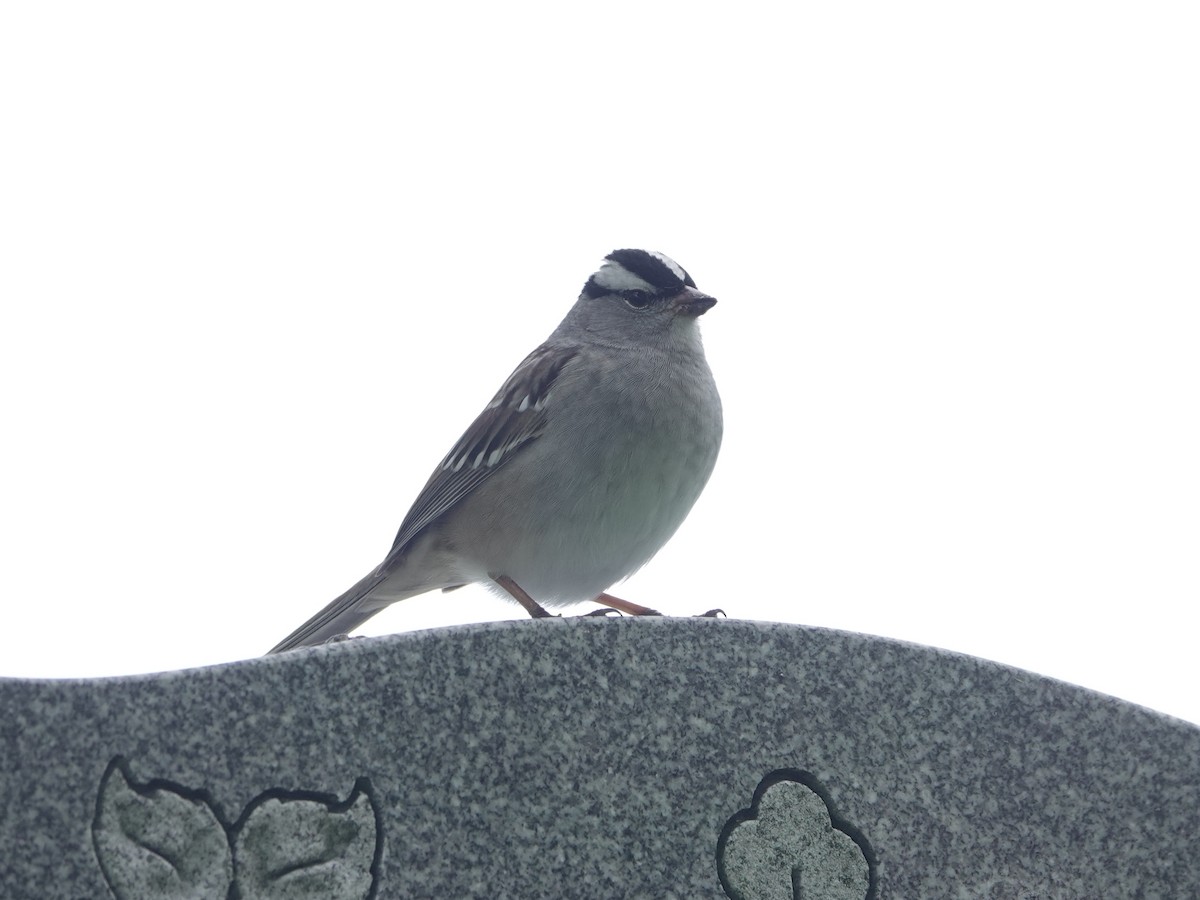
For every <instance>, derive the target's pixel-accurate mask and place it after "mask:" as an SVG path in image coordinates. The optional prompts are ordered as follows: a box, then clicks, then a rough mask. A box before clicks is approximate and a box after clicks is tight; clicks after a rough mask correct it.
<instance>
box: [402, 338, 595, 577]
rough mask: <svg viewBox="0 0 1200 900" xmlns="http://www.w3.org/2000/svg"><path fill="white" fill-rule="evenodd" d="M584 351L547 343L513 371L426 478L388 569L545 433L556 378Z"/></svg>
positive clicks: (405, 521) (405, 523)
mask: <svg viewBox="0 0 1200 900" xmlns="http://www.w3.org/2000/svg"><path fill="white" fill-rule="evenodd" d="M578 352H579V351H578V350H577V349H574V348H564V347H552V346H549V345H547V344H543V345H542V346H540V347H538V348H537V349H536V350H534V351H533V352H532V353H530V354H529V355H528V356H527V357H525V359H524V361H523V362H522V363H521V364H520V365H519V366H517V368H516V369H515V370H513V373H512V374H511V375H509V376H508V380H507V381H505V382H504V385H503V387H501V388H500V390H499V391H498V392H497V393H496V396H495V397H493V398H492V402H491V403H489V404H488V405H487V408H485V409H484V410H483V412H481V413H480V414H479V415H478V416H477V417H476V418H475V421H474V422H472V423H471V426H470V427H469V428H468V429H467V430H466V431H465V432H464V433H463V436H462V437H460V438H459V439H458V443H456V444H455V445H454V447H453V448H452V449H451V450H450V452H449V453H447V454H446V456H445V458H444V459H443V460H442V462H441V463H440V464H439V465H438V467H437V469H435V470H434V472H433V475H431V476H430V478H429V481H427V482H426V483H425V487H424V488H422V490H421V493H420V495H419V496H418V497H417V499H416V502H415V503H413V505H412V509H410V510H409V511H408V515H407V516H405V517H404V522H403V523H402V524H401V525H400V530H399V532H397V534H396V540H395V543H393V544H392V549H391V552H390V553H388V558H387V559H386V560H385V561H384V564H383V567H384V568H386V567H387V565H388V563H389V562H390V561H391V560H392V559H393V558H395V557H396V556H397V555H399V554H400V553H402V552H403V551H404V548H405V547H406V546H407V545H408V543H409V542H410V541H411V540H412V539H413V538H415V537H416V536H417V535H418V534H420V533H421V531H422V530H424V529H425V528H426V527H428V526H429V525H430V524H431V523H432V522H434V521H435V520H436V519H438V518H440V517H441V516H443V515H445V514H446V512H448V511H449V510H450V509H451V508H453V507H454V505H455V504H457V503H458V502H459V501H460V500H462V498H463V497H465V496H466V495H467V494H469V493H471V491H473V490H475V488H477V487H478V486H479V485H480V484H482V483H483V482H484V481H486V480H487V479H488V478H490V477H491V476H492V475H493V474H495V473H496V472H497V471H499V470H500V468H501V467H502V466H504V465H505V464H506V463H507V462H508V461H509V460H510V459H512V458H513V456H514V455H515V454H516V453H518V452H519V451H520V449H521V448H522V447H524V446H525V445H527V444H528V443H529V442H530V441H533V440H536V439H537V438H538V437H539V436H540V435H541V433H542V431H543V430H544V429H545V427H546V418H547V398H548V397H549V396H550V391H551V390H552V389H553V387H554V382H555V381H556V380H557V379H558V376H559V375H560V374H561V373H562V370H563V368H564V367H565V366H566V365H567V363H569V362H570V361H571V360H572V359H574V358H575V356H576V354H578Z"/></svg>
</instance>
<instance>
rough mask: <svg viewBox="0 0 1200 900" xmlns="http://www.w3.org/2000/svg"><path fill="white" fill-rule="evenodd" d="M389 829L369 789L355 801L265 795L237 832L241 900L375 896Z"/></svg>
mask: <svg viewBox="0 0 1200 900" xmlns="http://www.w3.org/2000/svg"><path fill="white" fill-rule="evenodd" d="M382 835H383V829H382V820H381V818H380V814H379V810H378V808H377V807H376V805H375V803H374V800H373V799H372V797H371V791H370V783H369V782H368V781H367V779H365V778H360V779H358V780H357V781H356V782H355V783H354V787H353V788H352V789H351V791H350V794H349V796H347V798H346V799H345V800H343V801H339V800H338V799H337V797H336V796H334V795H331V794H319V793H314V792H311V791H284V790H271V791H266V792H264V793H262V794H260V795H259V796H258V797H256V798H255V799H254V800H252V801H251V802H250V803H249V805H247V807H246V809H245V810H244V811H243V813H242V816H241V819H240V820H239V821H238V823H237V824H236V825H234V826H233V829H232V830H231V843H232V845H233V856H234V870H235V873H236V874H235V881H236V884H237V891H238V896H239V897H240V898H241V900H275V898H289V900H291V898H304V897H314V898H318V897H320V898H327V897H337V898H339V900H358V898H362V900H369V898H373V897H374V896H375V892H376V890H377V887H378V884H379V872H380V865H381V863H382V859H383V839H382Z"/></svg>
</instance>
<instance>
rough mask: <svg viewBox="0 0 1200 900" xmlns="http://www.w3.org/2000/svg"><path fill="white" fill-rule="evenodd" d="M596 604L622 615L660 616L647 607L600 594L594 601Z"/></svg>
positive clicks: (610, 595)
mask: <svg viewBox="0 0 1200 900" xmlns="http://www.w3.org/2000/svg"><path fill="white" fill-rule="evenodd" d="M595 602H596V603H603V604H604V605H605V606H611V607H612V608H613V609H619V610H620V611H621V612H623V613H629V615H631V616H661V615H662V613H660V612H659V611H658V610H657V609H651V608H650V607H648V606H641V605H640V604H637V603H630V602H629V601H628V600H622V599H621V598H620V597H614V596H613V595H612V594H601V595H600V596H599V597H597V598H596V600H595Z"/></svg>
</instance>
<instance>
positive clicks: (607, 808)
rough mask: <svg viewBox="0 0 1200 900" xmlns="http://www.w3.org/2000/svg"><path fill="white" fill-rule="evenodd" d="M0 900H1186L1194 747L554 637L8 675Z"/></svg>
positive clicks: (575, 624)
mask: <svg viewBox="0 0 1200 900" xmlns="http://www.w3.org/2000/svg"><path fill="white" fill-rule="evenodd" d="M0 712H2V717H0V851H2V852H0V897H2V898H5V900H26V898H29V900H35V898H36V900H53V898H66V900H80V898H103V897H116V898H122V900H124V898H138V900H144V898H166V897H181V898H182V897H187V898H205V897H213V898H223V900H228V898H242V900H250V898H258V897H287V898H303V897H326V898H328V897H336V898H358V897H380V898H392V897H396V898H410V897H413V898H421V897H431V898H432V897H437V898H450V897H453V898H463V897H489V898H503V897H532V898H541V897H596V898H655V900H664V898H689V900H691V898H714V900H721V898H725V897H733V898H740V900H768V898H772V900H773V898H781V900H783V898H800V897H803V898H806V900H813V898H821V900H842V898H853V900H858V898H884V900H901V898H905V900H907V898H913V900H939V898H954V900H957V898H964V900H966V898H969V900H1035V898H1036V900H1080V898H1100V897H1104V898H1116V897H1120V898H1147V900H1149V898H1163V900H1166V898H1191V897H1200V852H1197V840H1198V836H1200V729H1198V728H1196V727H1194V726H1192V725H1189V724H1187V723H1185V722H1182V721H1179V720H1176V719H1172V718H1169V717H1167V716H1163V715H1159V714H1157V713H1154V712H1151V711H1149V710H1146V709H1143V708H1140V707H1137V706H1133V705H1131V704H1127V703H1124V702H1121V701H1118V700H1115V699H1112V698H1110V697H1105V696H1103V695H1100V694H1096V693H1092V692H1090V691H1087V690H1083V689H1080V688H1077V687H1073V686H1071V685H1067V684H1064V683H1061V682H1057V681H1053V680H1050V679H1047V678H1043V677H1039V676H1036V675H1033V674H1030V673H1028V672H1023V671H1020V670H1016V669H1011V668H1007V667H1004V666H1001V665H997V664H995V663H991V662H987V661H983V660H979V659H974V658H971V657H967V656H962V655H958V654H953V653H948V652H944V651H939V650H934V649H930V648H927V647H920V646H915V645H911V644H904V643H899V642H896V641H891V640H886V639H882V638H875V637H867V636H863V635H857V634H847V633H843V632H836V631H828V630H822V629H814V628H805V627H799V626H791V625H771V624H764V623H754V622H744V621H737V620H722V619H715V620H714V619H670V618H664V619H589V618H563V619H552V620H536V621H521V622H508V623H499V624H485V625H476V626H468V627H460V628H449V629H440V630H436V631H426V632H417V633H408V634H401V635H393V636H391V637H386V638H367V639H361V640H351V641H346V642H343V643H338V644H331V645H327V646H323V647H317V648H313V649H308V650H300V651H296V652H293V653H287V654H283V655H279V656H273V657H265V658H262V659H254V660H247V661H244V662H238V663H233V664H229V665H222V666H215V667H211V668H204V669H196V670H189V671H182V672H172V673H167V674H162V675H153V676H137V677H125V678H108V679H94V680H64V681H49V680H46V681H43V680H0Z"/></svg>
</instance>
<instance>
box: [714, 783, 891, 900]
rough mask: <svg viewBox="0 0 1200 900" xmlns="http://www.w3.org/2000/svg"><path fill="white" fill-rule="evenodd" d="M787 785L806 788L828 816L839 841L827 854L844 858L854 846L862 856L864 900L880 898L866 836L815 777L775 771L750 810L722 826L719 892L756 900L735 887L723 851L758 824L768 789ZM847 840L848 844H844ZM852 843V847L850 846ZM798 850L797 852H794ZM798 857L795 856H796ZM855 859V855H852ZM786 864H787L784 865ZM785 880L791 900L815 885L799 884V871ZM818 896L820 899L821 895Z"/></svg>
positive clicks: (756, 793) (734, 899)
mask: <svg viewBox="0 0 1200 900" xmlns="http://www.w3.org/2000/svg"><path fill="white" fill-rule="evenodd" d="M788 782H792V783H796V784H799V785H802V786H803V787H805V788H807V789H808V790H809V791H811V792H812V793H813V794H815V795H816V798H817V799H818V800H820V802H821V803H823V804H824V807H825V811H826V812H827V813H828V815H829V821H830V824H831V826H832V830H833V831H834V832H839V833H840V835H837V836H840V837H841V838H842V840H840V841H835V842H834V843H833V844H831V845H830V847H829V852H831V853H833V854H837V855H844V854H845V853H846V852H847V850H849V852H851V853H853V852H854V850H853V848H854V847H855V845H857V850H858V852H860V853H861V854H862V858H861V860H860V863H861V862H865V863H866V866H867V891H866V894H865V895H864V900H878V896H879V876H878V871H877V870H878V861H877V857H876V855H875V851H874V849H872V847H871V845H870V843H869V842H868V841H867V838H866V836H865V835H864V834H863V833H862V832H861V831H860V830H859V829H858V828H857V827H855V826H854V825H853V824H851V823H850V822H849V821H848V820H846V819H844V818H842V817H841V816H840V815H839V814H838V811H837V809H836V807H835V806H834V805H833V802H832V800H831V799H830V797H829V791H828V790H827V789H826V788H825V786H824V785H823V784H821V782H820V781H818V780H817V778H816V776H814V775H812V774H811V773H809V772H805V771H802V770H800V769H777V770H775V771H774V772H770V773H768V774H767V775H766V777H764V778H763V780H762V781H760V782H759V784H758V787H757V788H755V790H754V798H753V800H752V801H751V804H750V807H749V808H747V809H742V810H739V811H738V812H736V813H735V814H734V815H733V816H731V817H730V819H729V821H727V822H726V823H725V827H724V828H722V829H721V835H720V837H719V838H718V840H717V875H718V877H719V878H720V881H721V888H722V889H723V890H724V891H725V894H726V895H727V896H729V897H731V898H732V900H756V898H755V897H754V896H752V895H750V894H747V893H746V892H744V891H743V890H742V887H743V885H740V884H737V883H735V882H736V881H737V879H736V876H735V877H731V875H732V873H731V872H730V871H729V869H728V868H727V866H726V859H727V857H726V851H727V849H728V845H729V841H730V838H731V837H733V834H734V832H735V831H737V829H738V828H739V827H740V826H742V825H745V824H747V823H754V824H757V820H758V818H759V812H760V810H761V807H762V802H763V798H764V797H765V796H766V794H767V792H768V791H770V790H771V788H773V787H776V786H778V785H781V784H786V783H788ZM846 838H848V839H849V840H845V839H846ZM851 842H852V843H851ZM797 849H799V848H797ZM797 855H798V854H797ZM855 856H857V854H855ZM785 864H786V863H785ZM779 874H780V875H782V876H784V878H785V880H787V881H790V882H791V891H790V893H791V896H792V897H794V898H795V897H808V896H810V895H811V890H812V889H813V888H815V887H816V886H815V885H809V886H807V889H806V887H805V886H804V885H802V884H801V880H802V878H803V873H802V872H800V871H799V870H798V869H794V868H792V869H791V870H790V871H787V872H781V873H779ZM817 896H821V894H820V893H818V894H817Z"/></svg>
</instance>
